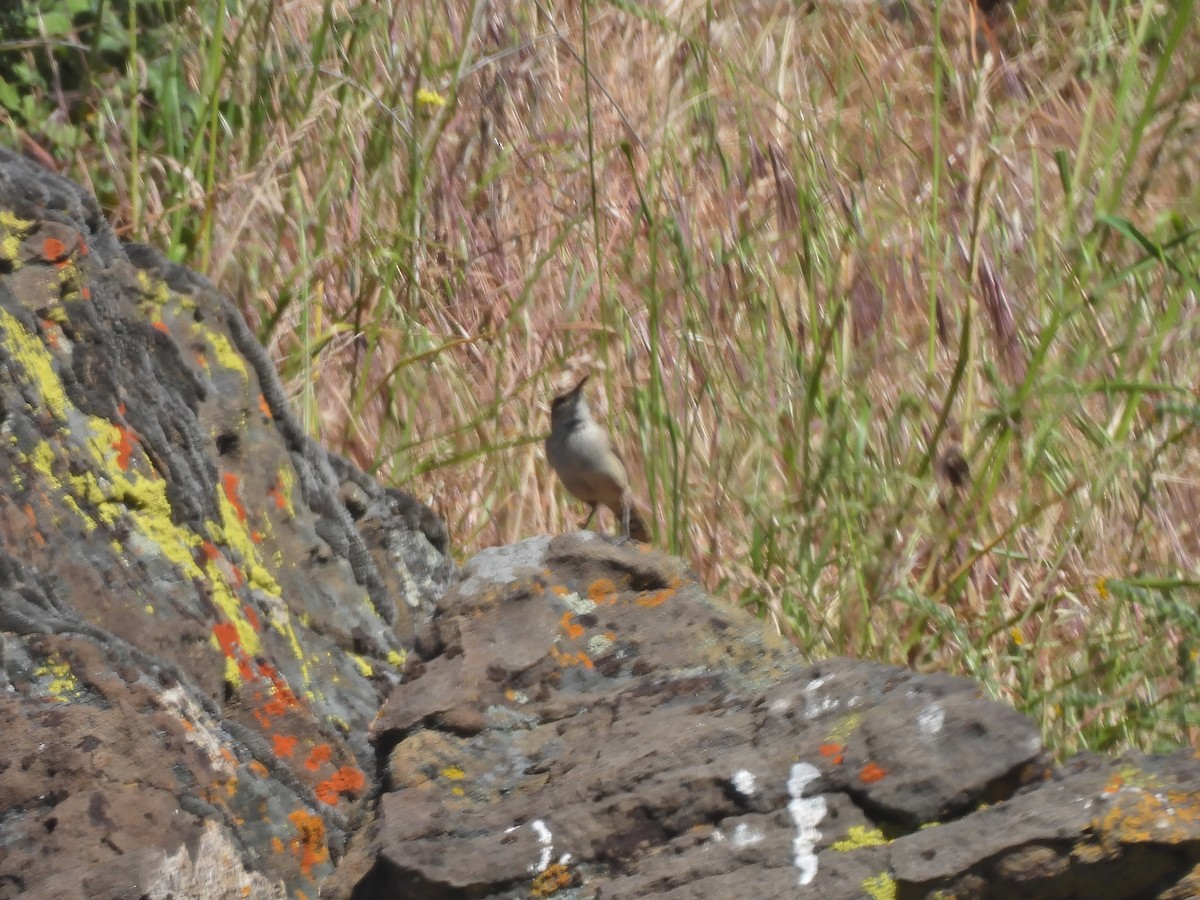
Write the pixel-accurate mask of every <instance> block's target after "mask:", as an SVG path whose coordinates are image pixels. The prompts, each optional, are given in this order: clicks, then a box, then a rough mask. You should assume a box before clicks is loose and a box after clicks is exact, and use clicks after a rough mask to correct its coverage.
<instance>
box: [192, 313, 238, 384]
mask: <svg viewBox="0 0 1200 900" xmlns="http://www.w3.org/2000/svg"><path fill="white" fill-rule="evenodd" d="M192 333H193V334H194V335H196V336H197V337H200V338H203V339H204V341H205V342H206V343H207V344H208V345H209V347H211V348H212V355H213V356H214V357H216V360H217V362H218V363H219V364H220V365H221V366H222V367H223V368H226V369H231V370H233V371H235V372H237V373H238V374H240V375H241V376H242V377H243V378H245V379H247V380H249V378H250V376H249V374H248V373H247V372H246V361H245V360H244V359H242V356H241V354H239V353H238V352H237V350H235V349H234V348H233V345H232V344H231V343H229V339H228V338H227V337H225V335H223V334H221V333H220V332H219V331H213V330H212V329H211V328H205V327H204V326H203V325H199V324H197V325H193V326H192Z"/></svg>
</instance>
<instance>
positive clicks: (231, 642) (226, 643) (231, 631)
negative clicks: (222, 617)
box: [213, 622, 254, 681]
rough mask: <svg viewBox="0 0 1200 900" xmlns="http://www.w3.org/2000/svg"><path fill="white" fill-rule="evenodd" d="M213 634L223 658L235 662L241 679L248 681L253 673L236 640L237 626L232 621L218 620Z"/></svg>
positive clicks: (239, 643)
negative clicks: (223, 655)
mask: <svg viewBox="0 0 1200 900" xmlns="http://www.w3.org/2000/svg"><path fill="white" fill-rule="evenodd" d="M213 636H214V637H215V638H216V639H217V643H218V644H219V645H220V647H221V652H222V653H224V654H225V658H226V659H232V660H233V661H234V662H236V663H237V667H238V674H240V675H241V676H242V680H243V681H249V680H250V679H251V678H253V677H254V673H253V671H251V669H250V664H249V662H247V660H246V654H245V653H243V652H242V645H241V642H240V641H239V640H238V635H237V626H235V625H234V624H233V623H232V622H218V623H217V624H216V625H214V626H213Z"/></svg>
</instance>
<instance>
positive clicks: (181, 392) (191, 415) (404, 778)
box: [0, 152, 1200, 900]
mask: <svg viewBox="0 0 1200 900" xmlns="http://www.w3.org/2000/svg"><path fill="white" fill-rule="evenodd" d="M0 432H2V435H3V438H4V440H3V441H0V453H2V454H3V457H2V461H3V474H2V475H0V480H2V482H3V484H4V490H3V491H2V492H0V539H2V541H3V546H2V548H0V735H2V736H3V737H2V739H0V898H7V897H17V896H27V897H54V898H72V897H76V898H85V897H86V898H96V897H103V898H106V897H131V898H136V897H148V898H166V897H195V898H206V897H214V898H216V897H221V898H223V897H243V896H249V897H267V896H279V895H287V896H295V897H302V896H303V897H310V898H312V897H316V896H318V895H320V896H324V897H329V898H345V897H353V898H359V900H366V898H375V897H397V896H403V897H415V898H421V897H438V898H441V897H464V898H465V897H528V896H531V895H532V896H550V895H554V894H557V895H560V896H564V897H616V898H632V897H651V896H653V897H659V896H661V897H672V898H728V897H736V896H739V895H740V894H746V895H752V896H754V897H764V898H765V897H777V896H778V897H792V896H812V897H821V898H838V897H876V898H883V897H935V896H943V897H948V896H955V897H1011V896H1028V897H1097V896H1104V897H1130V898H1134V897H1159V898H1183V897H1191V896H1196V895H1200V868H1198V865H1200V762H1198V761H1197V759H1196V758H1195V755H1194V754H1193V753H1192V752H1190V751H1181V752H1179V753H1178V754H1175V755H1172V756H1162V757H1153V758H1149V757H1142V756H1137V755H1131V756H1127V757H1125V758H1123V759H1119V760H1105V759H1098V758H1090V757H1088V758H1079V759H1076V760H1073V761H1072V762H1070V763H1068V764H1067V765H1066V766H1063V767H1060V768H1055V767H1053V766H1052V765H1050V763H1049V761H1048V759H1047V758H1046V755H1045V753H1044V752H1043V750H1042V747H1041V744H1040V741H1039V737H1038V734H1037V731H1036V729H1035V728H1034V727H1033V725H1032V723H1030V722H1029V720H1027V719H1026V718H1025V717H1023V716H1021V715H1019V714H1017V713H1015V712H1014V711H1012V710H1011V709H1008V708H1007V707H1004V706H1002V705H1000V704H996V703H994V702H991V701H989V700H987V699H986V698H985V697H984V696H982V694H981V692H980V691H979V689H978V688H977V687H976V686H975V685H973V684H971V683H970V682H967V681H965V680H962V679H956V678H949V677H943V676H929V675H916V674H914V673H911V672H908V671H906V670H901V669H895V668H889V667H883V666H877V665H872V664H869V663H862V662H852V661H849V660H830V661H825V662H821V663H813V662H812V661H807V660H805V659H804V658H803V657H802V655H801V654H800V653H798V652H797V651H796V650H795V649H794V648H791V647H789V646H786V645H784V644H782V643H780V642H779V641H777V640H775V639H773V638H772V637H771V636H770V635H768V634H766V633H764V631H763V629H762V627H761V624H760V623H759V622H758V621H757V620H755V619H753V618H751V617H749V616H747V615H745V614H743V613H741V612H739V611H737V610H734V609H731V608H729V607H728V606H727V605H725V604H722V603H719V602H715V601H713V600H712V599H710V598H709V597H707V596H705V595H704V593H703V591H702V590H701V589H700V588H699V587H698V586H697V584H696V583H695V581H694V579H692V578H691V577H690V575H689V573H688V572H687V571H686V570H685V569H684V568H683V567H682V566H681V565H680V563H679V562H678V561H677V560H674V559H671V558H669V557H666V556H663V555H661V554H658V553H656V552H654V551H652V550H650V549H648V548H646V547H644V546H641V545H636V544H626V545H620V544H612V543H609V542H607V541H605V540H602V539H599V538H597V537H595V536H593V535H586V534H578V535H567V536H563V537H558V538H554V539H551V538H546V537H541V538H534V539H531V540H528V541H525V542H523V543H520V544H517V545H514V546H511V547H505V548H500V549H496V550H491V551H487V552H485V553H483V554H480V555H479V556H477V557H476V558H475V559H474V560H472V561H471V562H470V563H469V564H468V565H467V566H466V567H465V569H464V570H463V571H462V572H461V573H459V572H455V570H454V568H453V566H452V564H451V563H450V562H449V560H448V558H447V557H446V555H445V554H446V545H447V536H446V532H445V529H444V527H443V526H442V525H441V523H440V522H439V521H438V520H437V519H436V517H434V516H433V515H432V514H431V513H430V512H429V511H428V510H427V509H426V508H425V507H423V506H422V505H421V504H419V503H417V502H416V501H414V500H413V499H412V498H411V497H408V496H407V495H405V494H403V493H402V492H399V491H396V490H385V489H383V488H381V487H380V486H379V485H377V484H376V483H375V482H374V481H372V480H371V479H369V478H367V477H366V476H364V475H363V474H362V473H361V472H358V471H357V470H356V469H354V467H353V466H351V465H350V464H348V463H347V462H345V461H344V460H341V459H338V458H337V457H335V456H332V455H330V454H329V453H327V452H326V451H324V450H322V449H321V448H319V447H317V446H315V445H314V444H313V443H312V442H311V441H309V440H308V439H307V438H306V437H305V436H304V434H303V433H302V431H301V429H300V428H299V427H298V426H297V424H296V423H295V421H294V420H293V419H292V418H291V416H290V414H289V413H288V410H287V407H286V402H285V398H284V396H283V394H282V391H281V389H280V386H279V383H278V381H277V379H276V377H275V375H274V373H273V371H272V370H271V367H270V365H269V363H268V361H267V360H266V359H265V357H264V354H263V351H262V350H261V348H260V347H259V346H258V345H257V344H256V342H255V341H254V339H253V337H252V336H251V335H250V334H249V333H248V331H247V330H246V327H245V325H244V324H243V322H242V320H241V318H240V317H239V316H238V315H237V314H236V313H235V312H234V311H232V310H231V309H230V307H229V306H228V304H227V303H226V301H224V300H223V299H222V298H221V297H220V296H219V295H217V294H216V292H215V291H214V290H213V288H212V286H211V285H210V284H209V283H208V282H206V281H205V280H204V279H203V278H200V277H198V276H196V275H194V274H192V273H190V272H188V271H187V270H185V269H182V268H179V267H177V266H173V265H171V264H169V263H167V262H166V261H165V260H164V259H163V258H162V257H161V256H159V255H158V254H156V253H155V252H153V251H151V250H149V249H147V248H144V247H138V246H136V245H122V244H120V243H119V242H117V241H116V240H115V238H114V237H113V235H112V233H111V232H110V231H109V229H108V228H107V227H106V226H105V224H104V222H103V219H102V217H101V215H100V214H99V211H98V210H97V208H96V206H95V203H94V202H93V201H92V200H91V199H90V198H88V197H87V196H86V195H84V194H83V193H82V192H81V191H80V190H79V189H78V188H76V187H75V186H74V185H72V184H70V183H69V182H66V181H64V180H62V179H59V178H57V177H55V176H53V175H50V174H47V173H46V172H43V171H41V170H39V169H37V168H35V167H33V166H32V165H30V164H28V163H26V162H24V161H22V160H20V159H18V158H16V157H14V156H12V155H9V154H5V153H3V152H0Z"/></svg>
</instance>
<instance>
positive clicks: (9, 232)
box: [0, 209, 35, 271]
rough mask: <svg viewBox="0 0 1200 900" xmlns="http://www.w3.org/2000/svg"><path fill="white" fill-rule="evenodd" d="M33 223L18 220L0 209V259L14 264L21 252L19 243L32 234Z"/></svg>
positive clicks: (8, 212)
mask: <svg viewBox="0 0 1200 900" xmlns="http://www.w3.org/2000/svg"><path fill="white" fill-rule="evenodd" d="M34 227H35V223H34V222H31V221H30V220H28V219H18V218H17V217H16V216H14V215H13V214H12V213H11V212H10V211H9V210H7V209H0V259H3V260H5V261H6V262H10V263H13V264H14V271H15V269H16V265H15V264H16V262H17V256H18V254H19V253H20V252H21V241H22V240H24V239H25V238H26V237H27V236H28V235H30V234H32V233H33V229H34Z"/></svg>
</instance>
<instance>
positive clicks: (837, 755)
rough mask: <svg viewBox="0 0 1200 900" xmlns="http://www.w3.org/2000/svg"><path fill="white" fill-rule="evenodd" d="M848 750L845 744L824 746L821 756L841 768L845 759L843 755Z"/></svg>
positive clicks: (822, 746)
mask: <svg viewBox="0 0 1200 900" xmlns="http://www.w3.org/2000/svg"><path fill="white" fill-rule="evenodd" d="M845 750H846V745H845V744H822V745H821V755H822V756H824V757H825V758H826V759H829V760H831V761H832V762H833V764H834V765H835V766H840V765H841V764H842V760H843V759H845V757H844V756H843V755H842V754H843V753H844V752H845Z"/></svg>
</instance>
